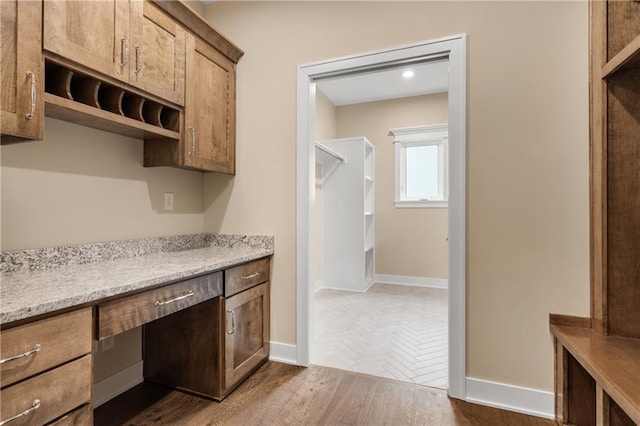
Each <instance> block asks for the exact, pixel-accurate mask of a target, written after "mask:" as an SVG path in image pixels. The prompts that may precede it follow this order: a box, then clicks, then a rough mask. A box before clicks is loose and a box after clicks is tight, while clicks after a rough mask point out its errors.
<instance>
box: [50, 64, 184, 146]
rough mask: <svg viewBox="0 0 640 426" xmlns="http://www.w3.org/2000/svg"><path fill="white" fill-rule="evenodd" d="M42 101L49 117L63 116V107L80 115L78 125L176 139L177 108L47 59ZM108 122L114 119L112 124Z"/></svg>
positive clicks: (177, 135)
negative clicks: (45, 105)
mask: <svg viewBox="0 0 640 426" xmlns="http://www.w3.org/2000/svg"><path fill="white" fill-rule="evenodd" d="M52 95H53V96H52ZM45 102H46V103H47V110H48V111H50V112H53V114H51V115H52V116H53V117H56V116H57V118H63V119H66V118H67V116H68V114H67V113H66V112H65V111H64V110H74V111H77V112H80V113H81V114H84V117H83V118H82V123H81V124H85V125H90V126H92V127H95V128H99V129H103V130H111V131H115V132H118V133H121V134H125V135H128V136H135V137H139V136H141V135H143V137H144V138H145V139H146V138H154V137H156V138H157V137H162V138H171V139H179V138H180V134H179V132H180V110H178V109H177V108H174V107H171V106H169V105H165V104H162V103H160V102H157V101H155V100H152V99H149V98H146V97H144V96H142V95H140V94H138V93H134V92H132V91H129V90H126V89H124V88H121V87H117V86H116V85H113V84H110V83H107V82H104V81H101V80H100V79H98V78H96V77H93V76H90V75H87V74H84V73H82V72H79V71H76V70H73V69H71V68H68V67H65V66H63V65H60V64H57V63H54V62H49V61H47V62H46V64H45ZM80 104H82V105H80ZM84 105H86V106H88V107H90V108H89V109H88V108H85V107H84ZM111 114H113V115H115V117H114V116H112V115H111ZM70 121H74V120H70ZM76 121H77V120H76ZM109 121H113V122H114V123H113V126H112V127H111V126H110V125H109Z"/></svg>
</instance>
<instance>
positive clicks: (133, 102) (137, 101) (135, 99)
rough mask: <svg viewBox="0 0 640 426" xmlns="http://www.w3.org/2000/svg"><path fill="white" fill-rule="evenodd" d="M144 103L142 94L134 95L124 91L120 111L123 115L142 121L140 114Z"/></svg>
mask: <svg viewBox="0 0 640 426" xmlns="http://www.w3.org/2000/svg"><path fill="white" fill-rule="evenodd" d="M143 105H144V98H143V97H142V96H138V95H135V94H133V93H125V94H124V96H123V97H122V111H123V112H124V115H125V117H129V118H133V119H134V120H138V121H142V122H143V123H145V121H144V117H143V116H142V106H143Z"/></svg>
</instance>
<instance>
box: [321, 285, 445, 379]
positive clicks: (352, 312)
mask: <svg viewBox="0 0 640 426" xmlns="http://www.w3.org/2000/svg"><path fill="white" fill-rule="evenodd" d="M447 312H448V307H447V290H446V289H441V288H425V287H410V286H404V285H389V284H374V285H373V286H372V287H371V288H370V289H369V291H367V292H366V293H354V292H349V291H340V290H328V289H322V290H320V291H318V292H317V293H316V294H315V324H316V326H315V328H316V335H315V339H316V340H315V342H316V349H315V353H314V354H313V358H312V363H313V364H317V365H323V366H326V367H334V368H338V369H340V370H347V371H354V372H359V373H365V374H371V375H374V376H379V377H386V378H389V379H396V380H401V381H403V382H409V383H416V384H419V385H425V386H431V387H436V388H441V389H446V388H447V385H448V377H447V375H448V371H447V370H448V368H447V346H448V344H447V338H448V331H447V321H448V319H449V317H448V313H447Z"/></svg>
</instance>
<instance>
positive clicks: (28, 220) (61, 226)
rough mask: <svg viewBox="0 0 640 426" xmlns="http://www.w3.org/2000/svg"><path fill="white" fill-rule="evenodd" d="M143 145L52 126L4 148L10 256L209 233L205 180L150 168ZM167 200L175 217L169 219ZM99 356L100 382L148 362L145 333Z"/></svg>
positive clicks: (5, 244)
mask: <svg viewBox="0 0 640 426" xmlns="http://www.w3.org/2000/svg"><path fill="white" fill-rule="evenodd" d="M142 151H143V142H142V141H141V140H138V139H132V138H128V137H124V136H120V135H116V134H112V133H107V132H103V131H100V130H95V129H91V128H88V127H83V126H79V125H76V124H72V123H67V122H64V121H59V120H54V119H50V118H46V119H45V139H44V140H43V141H34V142H25V143H21V144H15V145H5V146H2V149H1V152H2V157H1V160H0V161H1V162H2V163H1V164H2V167H1V171H0V175H1V188H2V192H1V194H2V199H1V201H2V207H1V209H0V210H1V212H2V223H1V227H0V228H1V230H2V233H1V235H2V237H1V243H2V250H3V251H13V250H22V249H31V248H42V247H55V246H65V245H76V244H86V243H93V242H101V241H116V240H128V239H136V238H145V237H157V236H166V235H178V234H193V233H200V232H203V230H204V219H203V204H202V200H203V196H202V191H203V186H202V185H203V177H202V174H201V173H198V172H193V171H185V170H179V169H174V168H169V167H161V168H144V167H143V166H142ZM164 192H173V193H174V208H175V210H173V211H170V212H165V211H164V210H163V208H164ZM115 343H116V344H115V347H114V348H113V349H112V350H110V351H109V352H104V353H97V354H96V357H95V358H94V380H95V381H96V382H97V381H100V380H102V379H104V378H106V377H108V376H110V375H112V374H115V373H117V372H118V371H120V370H122V369H124V368H126V367H128V366H130V365H133V364H135V363H136V362H138V361H140V360H141V359H142V350H141V333H140V329H135V330H132V331H129V332H127V333H123V334H122V335H119V336H117V338H116V341H115Z"/></svg>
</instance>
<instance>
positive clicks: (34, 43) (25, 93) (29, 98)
mask: <svg viewBox="0 0 640 426" xmlns="http://www.w3.org/2000/svg"><path fill="white" fill-rule="evenodd" d="M0 32H1V35H0V40H2V43H0V44H1V51H0V53H1V54H0V61H1V64H2V68H1V70H0V71H1V72H0V75H1V76H2V87H1V90H0V97H1V101H2V102H1V103H0V118H1V120H2V124H1V127H0V128H1V129H2V143H13V142H20V141H23V140H30V139H42V137H43V130H44V101H43V94H44V60H43V57H42V2H38V1H20V0H2V1H1V2H0Z"/></svg>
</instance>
